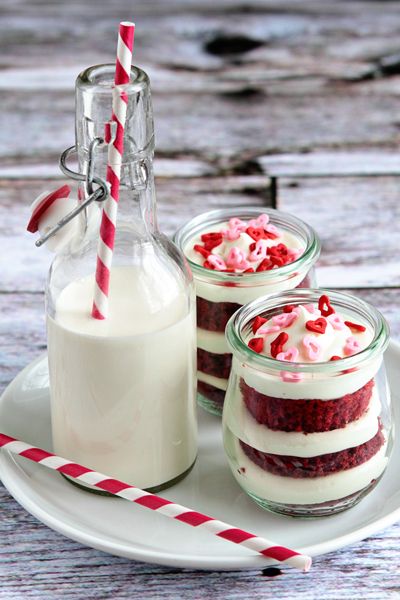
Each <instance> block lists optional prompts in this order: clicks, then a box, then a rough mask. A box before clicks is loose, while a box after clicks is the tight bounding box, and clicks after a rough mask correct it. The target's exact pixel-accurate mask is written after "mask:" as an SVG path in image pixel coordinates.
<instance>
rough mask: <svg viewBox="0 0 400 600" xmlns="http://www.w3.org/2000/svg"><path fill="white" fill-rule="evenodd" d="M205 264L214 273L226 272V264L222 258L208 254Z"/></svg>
mask: <svg viewBox="0 0 400 600" xmlns="http://www.w3.org/2000/svg"><path fill="white" fill-rule="evenodd" d="M206 262H208V263H209V264H210V265H212V267H211V268H213V269H215V270H216V271H225V270H226V263H225V261H224V259H223V258H222V256H218V254H210V256H209V257H208V258H207V261H206Z"/></svg>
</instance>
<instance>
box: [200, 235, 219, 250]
mask: <svg viewBox="0 0 400 600" xmlns="http://www.w3.org/2000/svg"><path fill="white" fill-rule="evenodd" d="M222 239H223V238H222V233H220V232H218V231H215V232H214V231H211V232H210V233H203V235H202V236H201V241H202V242H203V244H204V247H205V249H206V250H212V249H213V248H215V247H216V246H219V245H220V244H222Z"/></svg>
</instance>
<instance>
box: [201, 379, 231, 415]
mask: <svg viewBox="0 0 400 600" xmlns="http://www.w3.org/2000/svg"><path fill="white" fill-rule="evenodd" d="M197 391H198V392H199V394H201V395H202V396H204V397H205V398H207V399H208V400H211V401H212V402H214V403H215V404H217V405H219V406H220V407H221V410H222V407H223V405H224V399H225V390H220V389H218V388H216V387H214V386H213V385H210V384H209V383H204V381H198V382H197Z"/></svg>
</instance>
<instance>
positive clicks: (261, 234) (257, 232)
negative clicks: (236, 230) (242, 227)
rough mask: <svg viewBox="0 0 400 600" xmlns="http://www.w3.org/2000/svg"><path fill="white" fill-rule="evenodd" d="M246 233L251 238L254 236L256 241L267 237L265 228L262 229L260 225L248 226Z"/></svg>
mask: <svg viewBox="0 0 400 600" xmlns="http://www.w3.org/2000/svg"><path fill="white" fill-rule="evenodd" d="M246 233H247V235H249V236H250V237H251V238H253V240H254V241H255V242H258V240H263V239H265V231H264V229H261V228H259V227H248V228H247V229H246Z"/></svg>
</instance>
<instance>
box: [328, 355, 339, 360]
mask: <svg viewBox="0 0 400 600" xmlns="http://www.w3.org/2000/svg"><path fill="white" fill-rule="evenodd" d="M329 360H342V357H341V356H336V355H333V356H331V357H330V359H329Z"/></svg>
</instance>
